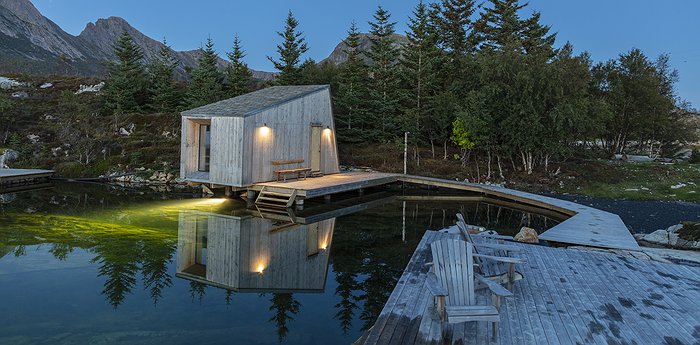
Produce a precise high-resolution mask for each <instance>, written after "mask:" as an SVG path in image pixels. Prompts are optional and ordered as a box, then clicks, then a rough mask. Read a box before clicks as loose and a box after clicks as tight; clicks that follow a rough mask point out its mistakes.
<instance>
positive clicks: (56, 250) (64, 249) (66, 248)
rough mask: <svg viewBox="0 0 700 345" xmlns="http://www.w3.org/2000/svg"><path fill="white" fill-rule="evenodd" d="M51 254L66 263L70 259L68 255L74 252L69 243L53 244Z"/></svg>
mask: <svg viewBox="0 0 700 345" xmlns="http://www.w3.org/2000/svg"><path fill="white" fill-rule="evenodd" d="M49 252H50V253H51V254H52V255H53V256H54V257H55V258H56V259H59V260H61V261H65V260H66V259H67V258H68V254H70V253H72V252H73V246H71V245H70V244H68V243H52V244H51V249H49Z"/></svg>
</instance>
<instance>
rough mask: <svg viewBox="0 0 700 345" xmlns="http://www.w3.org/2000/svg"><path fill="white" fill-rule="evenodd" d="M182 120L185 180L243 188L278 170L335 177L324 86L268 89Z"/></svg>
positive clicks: (203, 108)
mask: <svg viewBox="0 0 700 345" xmlns="http://www.w3.org/2000/svg"><path fill="white" fill-rule="evenodd" d="M181 115H182V139H181V160H180V177H181V178H182V179H184V180H186V181H189V182H194V183H205V184H210V185H211V186H215V187H216V186H228V187H234V188H245V187H248V186H251V185H253V184H255V183H259V182H268V181H274V180H276V179H277V178H278V174H277V173H275V172H276V171H280V170H294V169H307V170H308V172H310V173H313V174H318V175H321V174H333V173H337V172H339V166H338V149H337V145H336V136H335V125H334V123H333V115H332V109H331V95H330V87H329V86H328V85H301V86H273V87H269V88H266V89H262V90H258V91H254V92H251V93H248V94H245V95H241V96H238V97H234V98H230V99H226V100H223V101H219V102H216V103H212V104H208V105H204V106H201V107H199V108H195V109H190V110H187V111H184V112H182V113H181ZM293 177H294V176H290V178H293Z"/></svg>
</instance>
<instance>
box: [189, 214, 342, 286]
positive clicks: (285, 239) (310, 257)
mask: <svg viewBox="0 0 700 345" xmlns="http://www.w3.org/2000/svg"><path fill="white" fill-rule="evenodd" d="M197 217H199V218H202V217H203V219H205V220H206V225H205V226H206V228H207V230H206V231H207V233H206V235H207V236H206V237H207V248H206V265H205V266H206V267H205V270H204V271H202V273H201V274H204V276H202V277H200V278H201V279H202V280H203V281H206V282H208V283H210V284H213V285H216V286H221V287H225V288H230V289H236V290H269V291H288V290H289V291H292V290H322V289H323V288H324V286H325V281H326V273H327V268H328V259H329V254H330V245H331V239H332V236H333V229H334V227H335V218H332V219H327V220H323V221H321V222H318V223H315V224H310V225H298V226H294V227H290V228H285V229H284V230H278V231H273V230H271V229H272V228H273V226H274V225H275V224H274V222H273V221H272V220H268V219H262V218H255V217H243V218H240V217H233V216H225V215H217V214H201V213H194V212H183V213H182V214H181V215H180V219H179V221H180V224H179V232H178V251H177V253H178V258H177V270H178V273H180V272H187V271H189V270H188V269H189V268H190V267H192V266H193V265H195V264H196V260H195V259H196V258H195V255H196V248H197V246H198V245H199V246H201V243H197V241H198V238H197V237H196V236H197V231H196V230H195V229H196V225H195V219H196V218H197ZM200 231H203V230H200ZM310 245H311V247H310ZM260 269H262V270H263V273H262V274H260V273H259V270H260Z"/></svg>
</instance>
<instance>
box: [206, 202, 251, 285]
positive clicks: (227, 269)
mask: <svg viewBox="0 0 700 345" xmlns="http://www.w3.org/2000/svg"><path fill="white" fill-rule="evenodd" d="M243 222H246V220H245V219H240V218H234V217H220V216H215V215H209V228H208V229H209V230H208V232H207V269H206V272H207V276H206V279H207V280H209V281H212V282H215V283H217V284H222V285H226V286H230V287H238V284H239V276H240V274H239V269H240V266H239V264H240V260H239V258H240V254H241V253H240V247H241V223H243Z"/></svg>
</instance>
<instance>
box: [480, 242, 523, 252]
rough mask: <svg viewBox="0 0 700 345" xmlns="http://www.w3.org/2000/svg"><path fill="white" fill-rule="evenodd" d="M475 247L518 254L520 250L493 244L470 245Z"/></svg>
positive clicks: (514, 247) (505, 245)
mask: <svg viewBox="0 0 700 345" xmlns="http://www.w3.org/2000/svg"><path fill="white" fill-rule="evenodd" d="M472 244H473V245H474V246H475V247H481V248H489V249H496V250H505V251H507V252H519V251H520V248H518V247H516V246H509V245H507V244H495V243H472Z"/></svg>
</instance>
